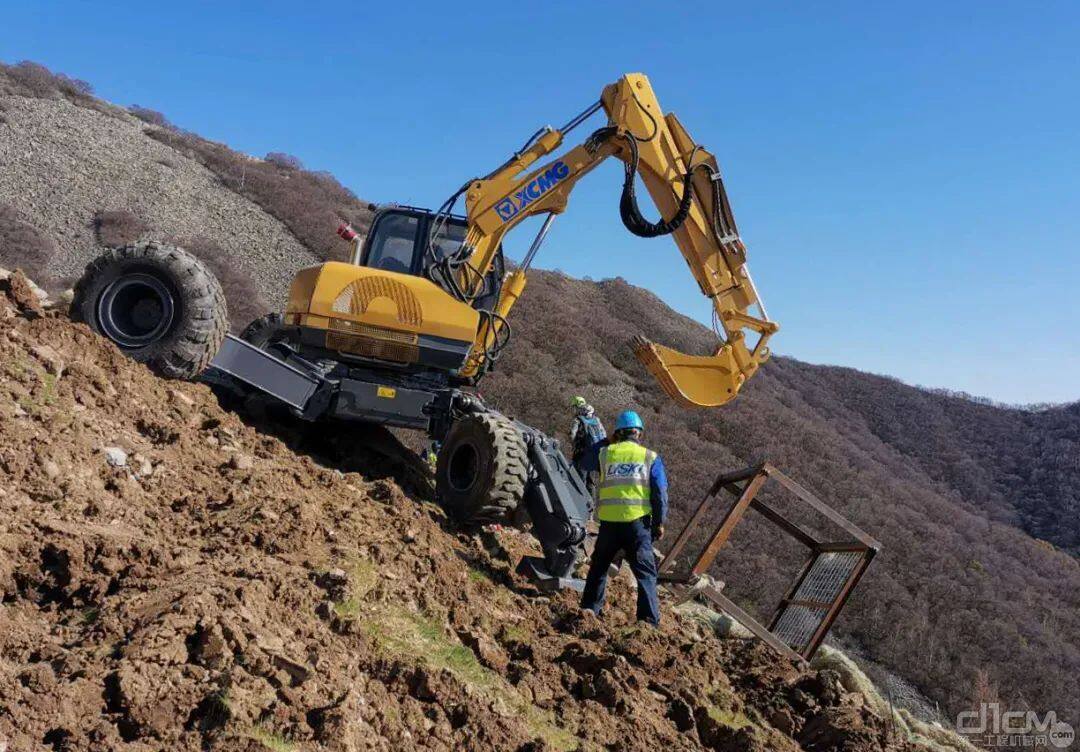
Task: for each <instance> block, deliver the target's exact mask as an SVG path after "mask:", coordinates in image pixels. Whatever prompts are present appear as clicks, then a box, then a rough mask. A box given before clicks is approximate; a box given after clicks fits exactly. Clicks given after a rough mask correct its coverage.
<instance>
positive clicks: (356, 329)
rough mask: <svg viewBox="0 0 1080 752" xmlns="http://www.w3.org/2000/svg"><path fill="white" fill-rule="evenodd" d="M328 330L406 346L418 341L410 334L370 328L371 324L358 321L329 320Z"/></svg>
mask: <svg viewBox="0 0 1080 752" xmlns="http://www.w3.org/2000/svg"><path fill="white" fill-rule="evenodd" d="M330 328H331V329H338V330H341V331H344V332H351V333H352V334H356V335H359V336H362V337H373V338H375V339H382V340H387V341H389V342H401V343H403V344H407V345H415V344H416V343H417V342H418V341H419V339H420V338H419V337H418V336H417V335H415V334H412V333H411V332H396V331H394V330H393V329H385V328H383V327H381V326H372V325H371V324H361V323H360V322H358V321H348V320H347V319H330Z"/></svg>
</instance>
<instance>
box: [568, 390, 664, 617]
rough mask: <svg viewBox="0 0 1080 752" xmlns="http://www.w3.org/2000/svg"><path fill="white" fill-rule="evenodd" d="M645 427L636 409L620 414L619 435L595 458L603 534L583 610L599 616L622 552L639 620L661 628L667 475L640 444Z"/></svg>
mask: <svg viewBox="0 0 1080 752" xmlns="http://www.w3.org/2000/svg"><path fill="white" fill-rule="evenodd" d="M644 430H645V426H644V424H642V422H641V418H640V416H638V414H637V413H636V412H634V411H633V410H627V411H626V412H624V413H622V414H620V415H619V418H618V420H617V421H616V423H615V435H614V437H613V439H612V441H611V442H610V443H608V444H607V445H606V446H605V445H604V443H603V442H601V443H600V444H598V445H597V447H596V451H595V452H594V453H593V454H592V457H593V462H595V464H596V468H597V469H598V470H599V472H600V483H599V488H600V493H599V505H598V507H597V513H596V516H597V518H598V519H599V520H600V535H599V536H598V537H597V539H596V548H595V549H593V555H592V560H591V561H590V562H589V574H588V576H587V577H586V579H585V591H584V593H582V596H581V607H582V608H586V609H589V610H590V611H592V612H593V613H595V614H597V615H599V614H600V610H601V609H602V608H603V607H604V590H605V589H606V587H607V577H608V567H609V566H611V563H612V562H613V561H614V560H615V557H616V556H618V555H619V553H620V552H621V553H623V554H624V555H625V557H626V561H627V563H628V564H629V565H630V570H631V571H632V572H633V573H634V577H635V578H636V579H637V618H638V621H644V622H648V623H649V624H652V625H656V624H659V623H660V603H659V601H658V599H657V596H656V556H655V555H654V554H653V541H654V540H659V539H660V538H662V537H663V535H664V519H665V518H666V516H667V507H668V495H667V475H666V473H665V472H664V463H663V461H662V460H661V459H660V457H659V455H657V454H656V452H654V451H652V450H650V449H646V448H645V447H644V446H642V445H641V444H640V440H641V434H642V433H643V432H644Z"/></svg>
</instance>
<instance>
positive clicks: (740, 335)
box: [441, 73, 778, 407]
mask: <svg viewBox="0 0 1080 752" xmlns="http://www.w3.org/2000/svg"><path fill="white" fill-rule="evenodd" d="M599 109H603V110H604V112H605V113H606V114H607V117H608V123H607V125H606V126H604V127H602V128H600V129H599V130H596V131H595V132H593V133H592V134H591V135H590V136H589V137H588V138H587V139H585V141H584V142H583V143H581V144H580V145H578V146H575V147H574V148H572V149H570V150H569V151H567V152H566V153H564V154H563V155H562V156H560V157H558V158H556V159H554V160H551V161H548V162H545V163H543V164H542V165H541V166H539V167H534V165H536V164H537V163H538V162H540V161H541V160H542V159H544V158H545V157H547V156H548V155H550V154H552V153H553V152H555V151H556V150H557V149H559V148H560V147H561V146H562V144H563V141H564V138H565V136H566V134H567V133H568V132H569V131H571V130H573V129H574V128H575V127H577V126H578V125H580V123H581V122H582V121H584V120H585V119H586V118H587V117H589V116H590V115H592V114H593V113H594V112H596V111H598V110H599ZM612 156H614V157H617V158H619V159H620V160H622V162H623V163H624V165H625V167H626V175H625V181H624V184H623V193H622V198H621V201H620V214H621V215H622V219H623V223H624V224H625V225H626V227H627V229H629V230H630V231H631V232H633V233H634V234H636V235H639V236H642V237H654V236H658V235H664V234H670V235H671V236H672V237H673V238H674V240H675V244H676V245H677V246H678V248H679V251H680V252H681V253H682V255H683V258H684V260H685V261H686V264H687V265H688V266H689V267H690V272H691V274H693V275H694V279H695V280H696V281H697V283H698V287H699V288H700V289H701V292H702V294H704V295H705V296H706V297H707V298H709V299H710V300H711V301H712V304H713V309H714V324H715V325H714V329H715V330H716V333H717V335H718V338H719V340H720V341H719V343H718V346H717V348H716V351H715V352H714V353H712V354H711V355H688V354H684V353H681V352H678V351H677V350H673V349H671V348H669V347H664V346H663V345H657V344H653V343H652V342H649V341H648V340H646V339H644V338H643V337H638V338H636V339H635V340H634V342H633V348H634V352H635V355H636V356H637V357H638V359H639V360H640V361H641V362H642V363H643V364H644V365H645V366H646V367H647V368H648V369H649V371H650V372H651V373H652V374H653V376H654V377H655V378H656V379H657V381H658V382H659V383H660V385H661V386H662V387H663V388H664V391H665V392H667V394H668V395H669V396H670V397H671V398H672V399H674V400H675V401H677V402H679V403H680V404H683V405H685V406H703V407H712V406H716V405H722V404H724V403H726V402H728V401H730V400H731V399H733V398H734V397H735V396H736V395H737V394H738V392H739V389H740V388H741V387H742V385H743V384H744V383H745V382H746V380H747V379H749V378H750V377H751V376H753V375H754V373H755V372H756V371H757V369H758V367H759V366H760V365H761V364H762V363H763V362H765V361H766V360H767V359H768V357H769V348H768V346H767V343H768V340H769V338H770V337H771V336H772V335H773V334H774V333H775V332H776V330H777V329H778V325H777V324H776V323H775V322H773V321H770V320H769V318H768V316H767V314H766V313H765V309H764V306H763V305H762V304H761V301H760V299H759V297H758V294H757V291H756V289H755V288H754V283H753V280H752V279H751V277H750V272H749V269H748V268H747V266H746V247H745V245H744V244H743V242H742V239H741V238H740V237H739V234H738V230H737V228H736V226H735V220H734V217H733V216H732V213H731V207H730V206H729V204H728V200H727V194H726V192H725V190H724V185H723V181H722V179H721V177H720V169H719V167H718V166H717V163H716V159H715V157H714V156H713V155H712V154H711V153H710V152H708V151H707V150H706V149H704V148H703V147H701V146H700V145H698V144H696V143H695V142H694V140H693V139H692V138H691V137H690V135H689V133H687V131H686V129H685V128H683V126H682V124H681V123H680V122H679V120H678V118H677V117H675V115H674V114H673V113H667V114H664V113H663V111H662V110H661V109H660V104H659V102H657V99H656V95H655V94H654V93H653V89H652V87H651V86H650V84H649V81H648V79H647V78H646V77H645V76H644V75H641V74H636V73H632V74H628V75H626V76H623V77H622V78H621V79H619V80H618V81H617V82H616V83H614V84H611V85H609V86H607V87H606V88H605V89H604V91H603V94H602V95H601V98H600V101H599V102H597V103H596V104H594V105H593V106H591V107H590V108H588V109H586V110H585V111H584V112H582V113H581V114H580V115H578V116H577V117H575V118H574V119H573V120H571V121H570V122H569V123H567V125H566V126H564V127H563V128H561V129H551V128H547V129H544V130H542V131H540V132H538V133H537V134H536V135H535V136H534V137H533V138H532V139H530V141H529V143H527V144H526V145H525V147H523V148H522V149H521V150H520V151H518V152H517V153H516V154H514V155H513V156H512V157H511V158H510V159H509V160H508V161H507V162H506V163H505V164H503V165H502V166H501V167H499V168H498V169H497V170H495V171H494V172H492V173H491V174H489V175H487V176H486V177H483V178H480V179H476V180H473V181H470V182H469V183H467V184H466V185H465V186H463V188H462V189H461V191H459V194H458V195H460V193H464V194H465V203H466V209H467V212H466V213H467V217H468V233H467V235H466V238H465V241H464V243H463V244H462V248H461V250H460V251H459V253H458V254H457V256H456V258H452V259H444V260H443V262H442V265H441V273H442V275H443V279H452V280H453V282H452V285H451V286H452V287H453V288H454V290H455V291H456V293H457V294H458V295H459V297H461V298H462V299H464V300H473V299H476V298H477V297H479V296H480V295H482V294H483V293H484V289H485V286H486V282H485V278H486V277H487V275H488V273H489V272H490V270H491V268H492V265H493V263H494V262H495V258H496V256H497V254H498V252H499V248H500V245H501V243H502V241H503V239H504V238H505V236H506V234H507V233H509V232H510V231H511V230H513V229H514V228H515V227H516V226H517V225H519V224H520V223H521V222H522V221H524V220H525V219H528V218H529V217H534V216H538V215H546V218H545V220H544V223H543V225H542V227H541V229H540V231H539V233H538V234H537V236H536V239H535V240H534V241H533V243H532V246H531V247H530V249H529V251H528V253H527V254H526V257H525V258H524V259H523V261H522V264H521V266H520V267H518V268H517V269H516V270H514V271H512V272H510V273H509V274H508V275H507V278H506V279H505V280H504V282H503V285H502V288H501V292H500V295H499V298H498V301H497V303H496V305H495V306H494V307H493V309H492V310H490V311H487V312H485V316H484V318H483V320H482V323H481V326H480V328H479V331H478V333H477V340H476V343H475V345H474V347H473V349H472V352H471V354H470V357H469V360H468V361H467V363H466V365H465V366H464V368H463V369H462V375H463V376H466V377H472V376H476V375H478V374H480V373H483V372H484V370H486V368H487V367H488V366H489V365H490V363H491V362H492V361H493V359H494V357H496V356H497V353H498V350H499V348H500V346H501V343H502V337H503V334H504V331H505V329H506V319H507V316H508V315H509V313H510V310H511V309H512V307H513V305H514V303H515V302H516V301H517V299H518V298H519V297H520V296H521V294H522V292H523V291H524V289H525V284H526V275H527V273H528V269H529V267H530V265H531V264H532V261H533V258H534V256H535V254H536V252H537V250H538V249H539V247H540V244H541V243H542V242H543V239H544V236H545V235H546V233H547V231H548V228H549V227H550V225H551V222H552V221H553V219H554V217H555V216H556V215H558V214H560V213H562V212H563V211H565V209H566V206H567V202H568V200H569V196H570V193H571V191H573V189H574V187H575V185H576V184H577V182H578V181H579V180H580V179H581V178H582V177H584V176H585V175H586V174H588V173H589V172H590V171H592V170H593V169H594V168H595V167H597V166H598V165H599V164H600V163H601V162H603V161H604V160H605V159H607V158H609V157H612ZM637 176H640V178H641V180H642V182H643V183H644V184H645V187H646V189H647V190H648V192H649V195H650V196H651V198H652V200H653V202H654V204H655V205H656V207H657V209H658V210H659V212H660V215H661V219H660V220H659V221H658V222H655V223H654V222H649V221H648V220H646V219H645V218H644V217H643V216H642V215H641V213H640V211H639V210H638V207H637V200H636V196H635V194H634V184H635V178H636V177H637ZM665 217H666V218H667V219H664V218H665ZM755 309H756V310H755ZM751 311H754V312H753V313H752V312H751ZM748 334H749V335H750V338H751V339H752V340H753V342H748V337H747V335H748Z"/></svg>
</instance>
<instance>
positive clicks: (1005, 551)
mask: <svg viewBox="0 0 1080 752" xmlns="http://www.w3.org/2000/svg"><path fill="white" fill-rule="evenodd" d="M583 322H588V323H587V326H586V325H583ZM512 323H513V325H514V337H515V338H514V342H513V343H512V344H511V346H510V347H509V348H508V349H507V351H506V354H505V355H504V356H503V358H502V359H501V360H500V362H499V370H498V372H497V373H495V374H493V375H492V376H491V377H489V379H488V381H486V382H485V383H484V384H483V388H482V391H483V393H484V394H485V396H487V397H488V398H489V399H491V400H493V401H494V402H495V403H496V404H498V405H500V406H501V407H503V408H504V409H506V410H507V411H509V412H511V413H513V414H515V415H516V416H517V417H519V418H521V419H523V420H525V421H527V422H531V423H535V424H537V425H544V426H551V427H561V426H565V425H566V424H567V422H568V417H569V411H568V409H567V407H566V405H567V402H568V400H569V398H570V396H572V395H573V394H583V395H585V396H586V397H587V398H588V399H590V400H591V401H592V402H593V403H594V404H595V405H596V406H597V408H598V410H599V411H600V412H601V414H602V415H603V416H604V417H605V418H606V419H608V420H610V419H611V417H612V416H613V415H615V414H616V413H617V412H618V411H619V410H622V409H626V408H627V407H633V408H635V409H637V410H639V411H640V412H641V413H642V415H643V417H644V420H645V424H646V426H647V437H646V441H647V443H648V444H649V445H650V446H651V447H652V448H654V449H656V450H657V451H659V452H660V453H661V454H662V455H663V456H664V457H665V462H666V463H667V464H668V467H669V473H670V476H671V478H672V494H673V499H674V501H673V507H674V514H675V519H676V521H678V520H682V519H685V517H686V515H687V514H688V513H689V511H692V509H693V508H694V507H695V506H696V504H697V503H698V501H699V500H700V499H701V497H702V495H703V493H704V492H705V490H706V489H707V488H708V486H709V484H710V483H711V481H712V479H713V477H715V475H716V474H717V473H718V472H720V471H721V470H731V469H737V468H739V467H742V466H745V465H746V464H749V463H750V462H751V461H755V460H758V459H761V458H764V457H768V458H769V459H770V460H771V461H773V462H774V464H776V465H777V466H779V467H780V468H781V469H783V470H785V471H787V472H789V474H791V475H792V476H793V477H795V478H796V479H797V480H799V481H800V482H802V483H804V484H806V485H808V486H809V487H810V488H812V489H814V490H815V491H817V492H818V493H819V494H820V495H821V496H822V497H823V498H824V499H825V500H826V501H828V502H829V503H831V504H833V505H835V506H836V507H837V508H838V509H840V510H841V511H842V512H843V513H845V514H846V515H848V516H849V517H850V518H851V519H852V520H853V521H855V522H856V523H857V524H859V525H860V526H862V527H864V528H865V529H866V530H868V531H869V532H871V533H872V534H873V535H874V536H875V537H877V538H878V539H879V540H881V541H882V542H883V543H884V546H885V551H884V553H883V554H882V555H881V556H880V557H878V559H876V560H875V562H874V564H873V566H872V567H871V569H870V573H869V575H868V576H867V577H866V578H865V579H864V580H863V584H862V585H860V589H859V592H858V593H857V595H856V597H855V598H854V599H853V600H852V602H851V604H850V605H849V607H848V611H847V612H846V613H845V615H844V616H843V617H842V618H841V620H840V622H839V623H838V625H837V632H838V634H840V635H844V636H846V637H847V638H848V639H850V640H851V641H853V642H854V643H855V644H856V645H857V646H858V647H859V648H860V650H861V651H862V652H864V653H865V654H867V655H868V656H869V657H871V658H872V659H874V660H875V661H877V662H879V663H882V664H884V665H885V666H887V667H890V668H891V669H892V670H894V671H896V672H897V673H899V674H901V675H902V676H905V677H907V678H908V679H910V680H913V681H915V682H916V683H917V685H918V686H919V687H920V688H921V689H922V690H923V691H924V692H926V693H927V694H929V695H930V696H931V697H932V698H934V699H935V700H937V701H939V702H940V703H941V704H942V706H943V707H944V708H948V709H952V710H953V711H955V710H956V709H960V708H963V707H966V706H967V704H968V703H969V702H970V701H972V699H973V697H974V688H975V686H976V684H977V682H978V681H979V677H980V675H981V674H985V676H988V677H989V679H990V680H991V682H994V683H997V684H998V685H999V686H1000V690H1001V695H1002V697H1003V698H1005V699H1006V700H1007V701H1009V702H1012V703H1017V704H1030V705H1031V706H1032V707H1035V708H1047V709H1049V708H1053V709H1056V710H1057V711H1058V712H1059V713H1062V714H1066V715H1067V716H1071V717H1074V718H1075V717H1076V716H1077V712H1078V710H1080V707H1078V704H1077V703H1078V700H1077V698H1078V697H1080V681H1078V677H1080V651H1078V649H1077V645H1076V643H1075V639H1074V637H1075V635H1076V634H1080V595H1078V593H1080V565H1078V563H1077V560H1076V559H1075V558H1073V557H1071V556H1068V555H1067V554H1065V553H1062V552H1060V551H1055V550H1053V549H1052V547H1048V546H1046V545H1045V544H1040V543H1039V542H1037V541H1035V540H1033V539H1032V538H1030V537H1029V536H1028V535H1026V534H1025V533H1024V532H1022V531H1021V530H1020V529H1018V528H1017V527H1015V526H1014V525H1013V524H1011V522H1012V521H1013V520H1014V518H1015V515H1011V514H1010V509H1009V508H1008V507H1007V506H1005V505H1003V504H1001V503H994V501H993V500H992V499H990V500H987V499H983V498H981V497H979V496H977V495H975V496H966V495H964V493H963V490H966V489H963V488H962V487H961V486H960V485H959V482H958V481H957V480H956V479H960V480H963V479H966V478H972V479H974V480H978V479H979V478H982V477H984V470H983V469H982V466H979V465H975V470H976V471H977V472H967V471H965V470H964V469H963V468H965V467H966V465H963V464H961V465H959V466H958V468H955V469H954V470H955V474H954V475H953V476H950V477H951V478H953V480H954V483H956V485H947V484H946V483H944V482H939V481H938V480H936V478H935V476H934V475H933V474H932V473H931V472H930V471H934V472H937V471H939V470H940V468H945V467H953V466H952V465H950V464H949V456H948V455H944V454H943V452H944V448H943V444H944V443H946V439H944V438H940V439H939V440H937V449H936V450H934V451H930V450H928V451H927V452H925V453H924V454H925V458H924V457H923V455H914V454H912V453H911V449H912V447H917V446H921V442H924V441H926V442H928V441H931V440H934V437H939V436H944V437H948V436H950V433H949V431H950V430H951V429H950V426H949V424H947V423H946V424H943V423H942V419H941V418H940V415H941V414H942V413H944V412H947V411H950V410H951V411H952V412H953V413H955V414H962V413H963V412H964V410H965V409H966V403H963V402H962V401H961V400H958V399H957V398H950V397H943V396H940V395H933V394H928V393H926V392H924V391H922V390H918V389H915V388H912V387H907V386H904V385H902V384H899V383H898V382H894V381H891V380H888V379H881V378H879V377H872V376H868V375H866V374H861V373H858V372H853V371H850V370H849V369H836V368H829V367H822V366H811V365H808V364H805V363H800V362H798V361H795V360H791V359H788V358H776V359H774V360H773V361H772V362H770V363H769V364H768V365H767V366H766V367H765V368H763V369H762V372H761V373H760V374H759V375H758V376H757V377H756V378H755V379H754V380H753V381H752V382H750V384H749V385H748V386H747V387H746V389H745V390H744V391H743V393H742V395H741V396H740V397H739V398H738V399H737V400H735V402H733V403H732V404H731V405H729V406H727V407H725V408H722V409H719V410H709V411H706V410H684V409H680V408H677V407H675V406H674V405H672V404H671V403H670V402H669V401H667V399H666V398H665V397H664V396H663V395H662V393H661V392H660V391H659V389H658V388H657V387H656V386H655V385H654V384H653V383H652V379H651V377H650V376H649V375H648V374H647V372H646V371H645V370H644V369H643V368H642V367H641V366H640V365H639V364H638V363H637V362H636V361H635V360H634V358H633V356H632V355H631V353H630V350H629V348H628V347H627V346H626V342H627V341H628V339H629V338H630V336H632V335H633V334H636V333H639V332H640V333H644V334H645V335H646V336H648V337H650V338H652V339H654V340H655V341H658V342H663V343H665V344H671V345H673V346H674V347H677V348H679V349H683V350H686V351H689V352H707V351H708V349H709V346H710V341H711V333H710V332H709V331H708V330H707V329H705V328H704V327H702V326H700V325H699V324H696V323H695V322H692V321H690V320H689V319H686V318H684V317H682V316H679V315H678V314H676V313H674V312H673V311H671V310H670V309H669V308H668V307H667V306H665V305H664V304H663V303H662V302H660V301H659V300H658V299H657V298H656V297H655V296H653V295H652V294H650V293H648V292H646V291H644V290H640V289H638V288H634V287H632V286H630V285H627V284H626V283H625V282H623V281H621V280H607V281H604V282H601V283H599V284H594V283H589V282H582V281H578V280H573V279H569V278H567V277H565V276H563V275H560V274H557V273H550V272H537V273H536V274H534V275H533V276H532V278H531V279H530V282H529V288H528V290H527V292H526V294H525V295H524V296H523V297H522V299H521V302H519V304H518V308H517V309H516V310H515V312H514V316H513V317H512ZM778 343H779V341H778ZM875 386H876V387H877V388H878V389H879V390H880V395H878V393H877V392H875V391H874V387H875ZM919 402H928V403H929V404H930V405H931V406H936V407H937V409H936V410H932V409H921V410H915V409H914V408H913V407H912V403H919ZM868 405H872V406H873V415H874V419H873V420H870V419H869V418H868V416H867V413H868V412H869V411H870V408H868V407H867V406H868ZM974 407H977V408H979V409H980V411H981V410H989V411H993V412H992V413H991V415H992V416H993V417H994V419H995V420H997V421H998V422H1002V423H1007V422H1009V421H1012V422H1013V423H1014V424H1015V426H1016V430H1019V429H1020V427H1021V426H1024V425H1026V424H1027V423H1028V422H1029V421H1031V420H1032V418H1040V417H1045V416H1041V415H1034V416H1033V415H1031V414H1028V413H1024V412H1021V411H1008V410H1002V409H1000V408H987V407H984V406H974ZM1075 414H1076V413H1075V409H1074V408H1067V409H1064V410H1062V411H1059V412H1058V413H1055V414H1054V419H1056V420H1058V421H1062V422H1064V424H1065V426H1064V427H1063V428H1062V429H1060V430H1059V432H1058V437H1059V439H1058V440H1059V441H1061V442H1063V443H1064V445H1065V448H1064V449H1063V450H1061V451H1064V452H1065V453H1068V452H1069V451H1072V452H1075V451H1076V447H1077V444H1076V443H1075V442H1070V440H1069V438H1068V437H1069V436H1070V435H1075V431H1076V421H1075V419H1073V420H1072V422H1070V416H1075ZM884 426H888V427H889V428H890V430H891V431H892V433H887V432H886V431H885V430H884V428H883V427H884ZM875 428H876V429H877V430H876V431H875ZM975 433H977V431H976V432H975ZM1062 437H1064V438H1062ZM1009 446H1012V447H1014V448H1015V442H1014V443H1013V444H1010V445H1009ZM1002 451H1003V452H1004V451H1007V447H1006V446H1004V445H1002ZM935 452H936V453H935ZM931 459H933V460H934V461H931ZM1035 463H1036V468H1037V469H1039V470H1041V472H1044V473H1053V472H1054V470H1053V464H1052V463H1043V462H1041V461H1040V460H1039V459H1037V458H1036V459H1035ZM673 527H674V526H673ZM768 533H769V531H768V530H767V529H765V528H763V527H762V526H760V525H759V526H750V527H748V528H747V529H746V530H745V531H744V530H743V529H742V528H740V532H739V534H738V535H737V536H736V540H735V542H736V543H737V544H738V545H735V546H734V547H733V548H732V550H731V551H729V552H728V554H727V555H725V556H724V557H722V559H721V560H720V562H719V563H718V565H717V566H716V568H715V574H716V575H717V576H718V577H720V578H721V579H723V580H725V581H726V582H727V583H728V588H729V590H731V591H732V592H735V593H736V594H737V595H738V596H739V597H740V599H741V600H742V601H744V602H746V603H748V604H751V605H755V606H757V607H758V608H759V609H760V610H761V611H762V612H763V613H764V614H766V615H767V614H769V613H771V608H772V606H773V605H774V604H775V599H776V598H777V597H779V595H781V594H782V593H781V591H782V589H783V585H784V584H786V582H787V581H789V579H790V577H791V576H793V574H794V572H795V571H797V559H796V558H795V557H794V555H793V554H792V553H791V552H790V551H787V550H786V549H784V547H783V546H782V545H781V546H779V547H778V545H777V541H778V536H775V535H773V536H771V537H770V536H769V534H768ZM744 536H745V537H744ZM736 552H740V553H741V555H740V556H736V555H735V553H736ZM785 566H786V568H785Z"/></svg>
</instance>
